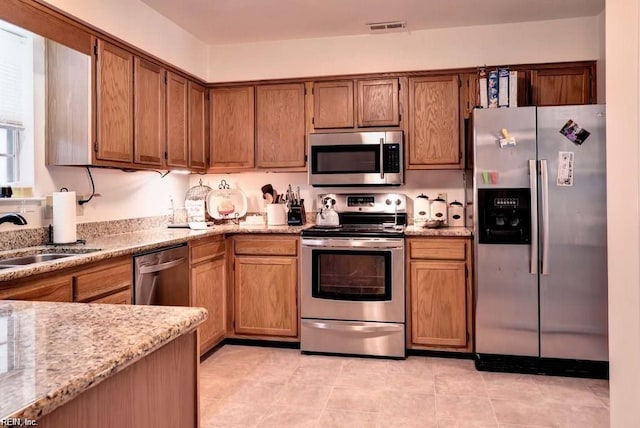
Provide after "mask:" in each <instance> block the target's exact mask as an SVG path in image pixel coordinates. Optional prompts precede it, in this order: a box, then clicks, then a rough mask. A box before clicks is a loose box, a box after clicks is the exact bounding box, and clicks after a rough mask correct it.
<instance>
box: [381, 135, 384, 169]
mask: <svg viewBox="0 0 640 428" xmlns="http://www.w3.org/2000/svg"><path fill="white" fill-rule="evenodd" d="M380 178H381V179H384V138H380Z"/></svg>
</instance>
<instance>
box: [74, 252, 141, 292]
mask: <svg viewBox="0 0 640 428" xmlns="http://www.w3.org/2000/svg"><path fill="white" fill-rule="evenodd" d="M132 277H133V271H132V265H131V259H130V258H128V257H127V258H124V259H119V260H115V261H108V262H106V263H101V264H100V265H98V266H96V267H95V268H90V269H88V270H86V271H82V272H78V273H77V274H74V276H73V282H74V286H75V289H74V292H75V299H74V301H76V302H84V301H88V300H93V299H95V298H97V297H100V296H103V295H105V294H109V293H112V292H114V291H118V290H123V289H131V284H132V280H133V278H132Z"/></svg>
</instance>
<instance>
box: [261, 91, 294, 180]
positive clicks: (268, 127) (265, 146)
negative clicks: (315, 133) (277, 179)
mask: <svg viewBox="0 0 640 428" xmlns="http://www.w3.org/2000/svg"><path fill="white" fill-rule="evenodd" d="M304 95H305V94H304V84H303V83H291V84H278V85H260V86H258V87H257V89H256V114H257V117H256V166H257V167H259V168H287V167H304V166H305V161H306V159H305V157H306V153H305V152H306V139H305V108H304V106H305V96H304Z"/></svg>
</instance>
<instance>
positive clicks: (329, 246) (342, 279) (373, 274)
mask: <svg viewBox="0 0 640 428" xmlns="http://www.w3.org/2000/svg"><path fill="white" fill-rule="evenodd" d="M301 275H302V278H301V307H300V309H301V315H302V318H318V319H330V320H351V321H376V322H401V323H403V322H404V320H405V292H404V240H403V239H402V238H304V239H303V240H302V272H301Z"/></svg>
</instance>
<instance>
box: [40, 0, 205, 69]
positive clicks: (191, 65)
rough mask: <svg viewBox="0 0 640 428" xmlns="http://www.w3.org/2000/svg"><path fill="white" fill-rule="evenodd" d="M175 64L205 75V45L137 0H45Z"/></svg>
mask: <svg viewBox="0 0 640 428" xmlns="http://www.w3.org/2000/svg"><path fill="white" fill-rule="evenodd" d="M47 3H49V4H51V5H52V6H55V7H57V8H59V9H61V10H63V11H65V12H67V13H69V14H71V15H73V16H75V17H77V18H79V19H81V20H83V21H86V22H88V23H90V24H91V25H93V26H95V27H98V28H100V29H101V30H104V31H106V32H107V33H110V34H112V35H114V36H116V37H119V38H120V39H122V40H125V41H126V42H129V43H131V44H133V45H135V46H136V47H138V48H140V49H142V50H145V51H147V52H149V53H150V54H153V55H155V56H157V57H159V58H161V59H163V60H165V61H167V62H169V63H170V64H173V65H174V66H176V67H179V68H181V69H183V70H185V71H188V72H190V73H192V74H194V75H196V76H198V77H200V78H202V79H204V80H206V78H207V68H208V64H207V54H208V51H207V45H206V44H205V43H204V42H202V41H200V40H199V39H197V38H196V37H195V36H193V35H192V34H191V33H188V32H187V31H186V30H184V29H183V28H181V27H179V26H178V25H176V24H175V23H174V22H173V21H171V20H169V19H168V18H166V17H164V16H163V15H161V14H160V13H158V12H156V11H155V10H153V9H151V8H150V7H149V6H147V5H146V4H144V3H143V2H141V1H140V0H108V1H107V0H47Z"/></svg>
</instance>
